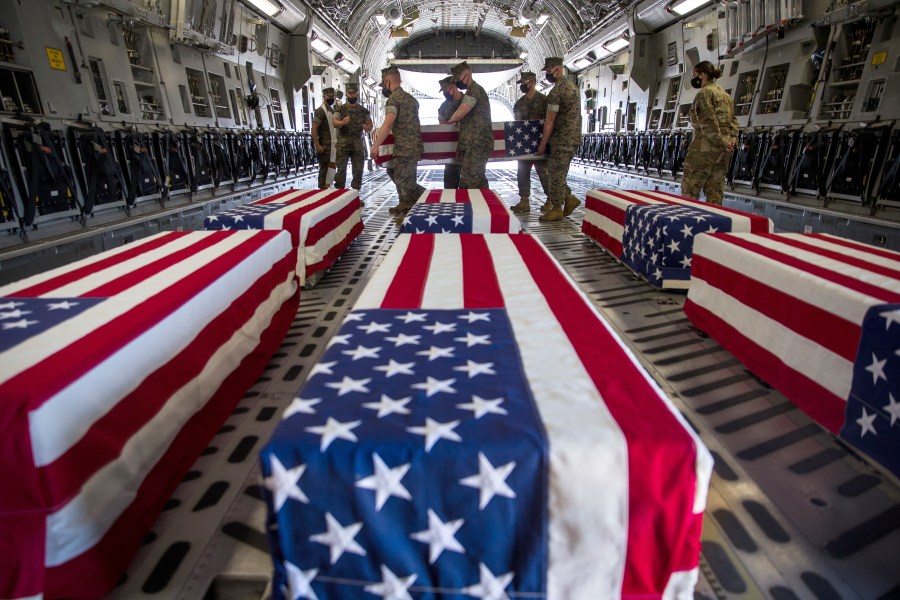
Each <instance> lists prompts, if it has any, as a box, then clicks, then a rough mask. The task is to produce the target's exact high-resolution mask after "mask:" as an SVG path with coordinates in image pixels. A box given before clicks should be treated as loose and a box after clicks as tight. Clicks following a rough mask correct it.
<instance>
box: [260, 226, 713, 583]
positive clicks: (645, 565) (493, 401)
mask: <svg viewBox="0 0 900 600" xmlns="http://www.w3.org/2000/svg"><path fill="white" fill-rule="evenodd" d="M262 462H263V473H264V482H265V486H266V487H267V488H268V490H269V493H268V494H267V500H268V502H269V518H268V523H267V531H268V533H269V540H270V544H271V546H272V550H273V558H274V563H275V580H274V583H275V585H274V587H275V592H276V597H278V598H284V597H287V598H292V599H293V598H337V597H342V598H362V597H364V595H365V594H364V592H368V593H369V594H374V595H376V596H379V595H380V596H381V597H383V598H432V597H435V596H436V595H440V597H457V596H459V597H463V596H465V597H475V598H481V599H483V600H485V599H501V598H510V597H526V598H543V597H549V598H566V599H578V598H588V599H596V598H612V597H620V596H622V597H629V596H633V597H647V596H656V597H659V596H661V595H662V594H663V593H664V592H665V593H667V594H669V595H667V596H666V597H671V598H684V599H688V598H693V587H694V584H695V582H696V578H697V565H698V558H699V550H700V546H699V538H700V525H701V519H702V512H703V509H704V506H705V500H706V490H707V486H708V483H709V477H710V471H711V466H712V460H711V458H710V455H709V454H708V452H707V450H706V449H705V448H704V446H703V445H702V444H701V443H700V441H699V440H698V439H697V438H696V436H695V435H694V434H693V432H692V431H691V430H690V428H689V427H687V425H686V424H685V423H684V421H683V420H682V419H681V417H680V415H679V413H678V412H677V411H676V410H675V409H674V408H673V407H672V405H671V404H670V403H669V401H668V400H667V399H666V398H665V396H664V395H663V394H662V392H661V391H660V390H659V388H658V387H657V386H656V384H655V383H654V382H653V381H652V379H651V378H650V377H649V376H648V375H647V374H646V373H645V371H644V370H643V369H642V368H641V367H640V365H639V364H638V363H637V361H636V359H635V358H634V357H633V355H632V354H631V353H630V352H629V351H628V350H627V348H626V347H625V346H624V345H623V343H622V342H621V341H620V340H619V339H618V337H617V336H616V334H615V333H614V332H613V331H612V330H611V328H610V327H609V325H607V323H606V322H605V321H604V320H603V318H602V317H601V316H600V315H599V314H598V313H597V312H596V309H595V308H594V307H593V306H592V305H590V304H589V303H588V302H586V300H585V299H584V297H583V296H582V295H581V293H580V292H579V291H578V289H577V288H576V286H575V285H574V283H573V282H572V281H571V280H570V279H569V278H568V277H567V276H566V275H565V274H564V272H563V271H562V269H561V267H560V266H559V265H558V264H557V263H556V261H555V260H554V259H553V258H552V257H551V256H550V254H549V252H548V251H547V250H546V248H544V247H543V245H541V243H540V242H539V241H537V240H536V239H535V238H533V237H531V236H524V235H501V234H494V235H479V234H472V235H459V236H456V235H429V234H422V235H407V234H401V235H400V236H398V238H397V240H396V241H395V243H394V245H393V246H392V248H391V250H390V251H389V253H388V254H387V255H386V257H385V259H384V262H383V263H382V264H381V266H380V267H379V269H378V271H377V272H376V274H375V276H374V277H373V278H372V280H371V281H370V282H369V284H368V285H367V286H366V289H365V290H364V292H363V294H362V296H361V297H360V299H359V300H358V302H357V304H356V306H355V309H354V310H353V311H352V312H351V313H350V315H349V316H348V317H347V318H346V320H345V322H344V323H343V326H342V327H341V330H340V331H339V333H338V334H337V335H335V336H334V338H333V339H332V340H331V341H330V346H329V348H328V350H327V351H326V352H325V354H324V356H323V357H322V358H321V360H320V361H319V362H318V363H317V364H316V365H315V366H314V367H313V369H312V370H311V372H310V374H309V379H308V381H307V383H306V385H305V386H304V387H303V389H302V390H301V392H300V394H299V396H298V397H297V398H296V399H295V400H294V402H293V403H292V404H291V405H290V406H289V407H288V408H287V409H286V411H285V413H284V415H283V420H282V422H281V423H280V425H279V426H278V428H277V429H276V431H275V433H274V435H273V438H272V439H271V441H270V442H269V443H268V444H267V445H266V447H265V448H264V450H263V452H262ZM645 595H647V596H645Z"/></svg>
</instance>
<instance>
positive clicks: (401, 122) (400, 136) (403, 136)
mask: <svg viewBox="0 0 900 600" xmlns="http://www.w3.org/2000/svg"><path fill="white" fill-rule="evenodd" d="M384 111H385V112H386V113H394V114H395V115H397V116H396V118H395V119H394V124H393V126H392V127H391V133H393V134H394V156H398V157H415V158H419V157H421V156H422V151H423V150H424V147H423V146H422V128H421V126H420V125H419V101H418V100H416V99H415V98H413V97H412V96H410V95H409V94H407V93H406V92H405V91H404V90H403V88H399V87H398V88H397V89H396V90H394V91H393V92H392V93H391V97H390V98H388V101H387V103H386V104H385V107H384Z"/></svg>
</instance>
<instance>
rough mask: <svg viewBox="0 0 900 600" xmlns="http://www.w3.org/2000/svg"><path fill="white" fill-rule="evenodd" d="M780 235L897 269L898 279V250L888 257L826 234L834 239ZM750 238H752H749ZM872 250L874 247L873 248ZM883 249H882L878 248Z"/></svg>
mask: <svg viewBox="0 0 900 600" xmlns="http://www.w3.org/2000/svg"><path fill="white" fill-rule="evenodd" d="M779 236H780V237H785V238H789V239H792V240H797V241H799V242H803V243H804V244H807V245H809V246H816V247H818V248H823V249H825V250H830V251H832V252H836V253H839V254H843V255H844V256H847V257H850V258H856V259H859V260H864V261H866V262H867V263H869V264H870V265H872V266H878V267H882V268H884V269H890V270H895V271H897V279H900V252H895V253H894V254H895V256H894V257H893V258H888V257H885V256H880V255H878V254H875V253H874V252H871V251H866V250H864V249H862V248H851V247H849V246H844V245H843V244H837V243H835V241H838V240H841V238H839V237H834V236H830V235H829V236H828V237H829V238H833V239H834V240H835V241H831V240H828V239H820V238H815V237H812V236H809V235H804V234H802V233H782V234H779ZM749 239H752V238H749ZM873 250H874V248H873ZM880 250H881V251H884V249H880Z"/></svg>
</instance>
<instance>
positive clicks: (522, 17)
mask: <svg viewBox="0 0 900 600" xmlns="http://www.w3.org/2000/svg"><path fill="white" fill-rule="evenodd" d="M516 21H518V23H519V25H528V23H530V22H531V19H529V18H528V17H526V16H525V15H519V17H518V18H517V19H516Z"/></svg>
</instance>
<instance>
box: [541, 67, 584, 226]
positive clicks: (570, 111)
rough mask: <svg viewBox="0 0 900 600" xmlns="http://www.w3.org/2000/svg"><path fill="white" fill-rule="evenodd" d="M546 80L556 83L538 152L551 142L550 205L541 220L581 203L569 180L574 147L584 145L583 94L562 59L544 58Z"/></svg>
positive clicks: (559, 215)
mask: <svg viewBox="0 0 900 600" xmlns="http://www.w3.org/2000/svg"><path fill="white" fill-rule="evenodd" d="M541 70H542V71H544V72H545V73H546V74H547V75H546V77H547V81H549V82H550V83H553V84H555V85H554V86H553V89H552V90H550V95H549V96H547V116H546V118H545V119H544V135H543V136H541V143H540V144H538V149H537V152H536V154H544V152H545V151H546V150H547V144H548V143H549V144H550V157H549V158H548V159H547V184H548V186H549V188H550V190H549V192H548V194H547V196H548V202H549V203H550V209H549V210H548V211H547V212H545V213H544V214H542V215H541V218H540V219H539V220H540V221H542V222H545V223H546V222H548V221H562V220H563V218H564V217H568V216H569V215H571V214H572V211H573V210H575V208H576V207H577V206H578V205H579V204H581V201H580V200H579V199H578V198H576V197H575V196H573V195H572V190H571V189H570V188H569V185H568V184H567V183H566V177H568V175H569V165H570V164H571V162H572V159H573V158H574V157H575V149H576V148H578V147H579V146H581V97H580V96H579V95H578V89H577V88H576V87H575V86H574V85H573V84H572V82H571V81H569V80H568V79H567V78H566V72H565V68H564V67H563V64H562V59H561V58H559V57H558V56H550V57H547V58H546V59H544V68H543V69H541Z"/></svg>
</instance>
